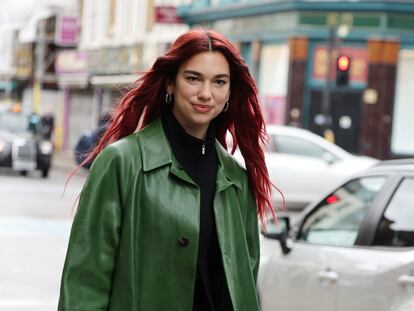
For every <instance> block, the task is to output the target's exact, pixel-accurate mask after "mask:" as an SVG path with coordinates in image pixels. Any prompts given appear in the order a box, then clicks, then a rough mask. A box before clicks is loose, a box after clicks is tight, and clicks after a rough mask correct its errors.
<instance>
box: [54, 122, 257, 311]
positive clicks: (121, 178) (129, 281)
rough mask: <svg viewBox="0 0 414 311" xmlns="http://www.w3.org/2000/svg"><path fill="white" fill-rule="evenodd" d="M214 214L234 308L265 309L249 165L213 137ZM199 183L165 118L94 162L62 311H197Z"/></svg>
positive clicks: (72, 237) (84, 194) (69, 255)
mask: <svg viewBox="0 0 414 311" xmlns="http://www.w3.org/2000/svg"><path fill="white" fill-rule="evenodd" d="M216 149H217V154H218V161H219V165H218V169H217V179H216V193H215V197H214V213H215V219H216V223H217V234H218V240H219V244H220V248H221V253H222V260H223V265H224V270H225V274H226V278H227V284H228V288H229V292H230V296H231V300H232V302H233V307H234V311H256V310H259V307H258V302H257V297H256V287H255V283H256V277H257V270H258V265H259V236H258V235H259V232H258V222H257V212H256V204H255V201H254V199H253V197H252V196H251V193H250V190H249V187H248V180H247V175H246V172H245V171H244V170H243V169H242V168H241V167H240V166H239V165H238V164H237V163H236V162H235V160H234V159H233V158H232V157H231V156H230V155H229V154H228V153H227V152H226V151H225V150H224V148H222V146H221V145H220V144H219V143H218V142H216ZM199 200H200V191H199V189H198V186H197V185H196V184H195V183H194V182H193V181H192V180H191V179H190V177H189V176H188V175H187V174H186V173H185V172H184V170H183V169H182V168H181V167H180V165H179V164H178V163H177V161H176V160H175V158H174V156H173V154H172V152H171V148H170V145H169V143H168V140H167V138H166V136H165V134H164V131H163V128H162V124H161V121H160V119H157V120H155V121H153V122H152V123H150V124H149V125H148V126H147V127H145V128H144V129H143V130H141V131H140V132H138V133H137V134H133V135H130V136H128V137H126V138H123V139H121V140H119V141H117V142H116V143H114V144H112V145H110V146H108V147H106V148H105V149H104V150H103V151H102V152H101V154H100V155H99V156H98V157H97V159H96V160H95V161H94V164H93V166H92V169H91V172H90V175H89V177H88V179H87V181H86V183H85V186H84V188H83V190H82V194H81V197H80V201H79V206H78V210H77V213H76V215H75V219H74V222H73V225H72V230H71V235H70V241H69V247H68V252H67V255H66V261H65V266H64V270H63V275H62V283H61V290H60V299H59V308H58V310H70V311H96V310H111V311H132V310H134V311H141V310H143V311H152V310H155V311H158V310H159V311H166V310H168V311H175V310H177V311H191V310H192V304H193V293H194V284H195V278H196V265H197V248H198V237H199V229H200V208H199V206H200V203H199Z"/></svg>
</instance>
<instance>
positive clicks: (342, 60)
mask: <svg viewBox="0 0 414 311" xmlns="http://www.w3.org/2000/svg"><path fill="white" fill-rule="evenodd" d="M350 68H351V59H350V58H349V56H347V55H339V56H338V58H337V59H336V85H348V80H349V69H350Z"/></svg>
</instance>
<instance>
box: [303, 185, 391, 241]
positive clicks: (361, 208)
mask: <svg viewBox="0 0 414 311" xmlns="http://www.w3.org/2000/svg"><path fill="white" fill-rule="evenodd" d="M385 179H386V178H385V177H363V178H358V179H354V180H352V181H350V182H348V183H346V184H345V185H343V186H342V187H340V188H338V189H337V190H336V191H335V192H333V193H332V194H330V195H329V196H328V197H326V198H325V199H324V200H323V201H322V202H321V203H320V204H319V205H318V206H317V207H316V208H315V209H314V210H313V212H311V214H309V215H308V216H307V218H306V220H305V222H304V224H303V226H302V228H301V231H300V232H299V235H298V238H297V239H298V240H300V241H304V242H307V243H311V244H324V245H336V246H352V245H354V243H355V240H356V238H357V234H358V231H359V228H360V225H361V222H362V220H363V218H364V216H365V213H366V211H367V209H368V207H369V206H370V205H371V203H372V201H373V200H374V199H375V197H376V195H377V193H378V192H379V191H380V189H381V187H382V186H383V184H384V182H385Z"/></svg>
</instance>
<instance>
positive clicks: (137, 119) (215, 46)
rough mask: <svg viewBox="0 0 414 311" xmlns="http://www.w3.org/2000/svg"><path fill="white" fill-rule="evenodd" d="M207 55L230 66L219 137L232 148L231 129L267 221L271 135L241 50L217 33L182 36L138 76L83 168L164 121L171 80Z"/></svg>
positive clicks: (218, 123)
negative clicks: (154, 122)
mask: <svg viewBox="0 0 414 311" xmlns="http://www.w3.org/2000/svg"><path fill="white" fill-rule="evenodd" d="M206 51H218V52H221V53H222V54H223V55H224V56H225V58H226V59H227V61H228V63H229V65H230V77H231V78H230V80H231V81H230V89H231V95H230V99H229V103H230V105H229V109H228V111H227V112H225V113H221V114H220V115H219V116H218V117H217V118H216V120H215V126H216V134H217V139H218V141H219V142H220V144H221V145H223V146H224V148H226V149H227V144H226V139H225V136H226V132H227V131H229V132H230V133H231V135H232V137H233V142H234V144H233V148H232V151H231V153H234V151H235V149H236V147H237V146H239V148H240V151H241V153H242V155H243V157H244V159H245V163H246V170H247V175H248V178H249V184H250V188H251V190H252V193H253V196H254V198H255V200H256V203H257V211H258V214H259V217H260V219H261V220H262V221H264V215H266V214H267V212H269V211H270V212H271V213H272V214H274V209H273V206H272V203H271V187H272V183H271V181H270V179H269V174H268V172H267V168H266V164H265V159H264V153H263V149H262V146H263V145H264V142H265V139H266V132H265V123H264V120H263V116H262V113H261V110H260V105H259V101H258V91H257V86H256V83H255V81H254V79H253V78H252V76H251V75H250V73H249V70H248V67H247V65H246V63H245V61H244V60H243V58H242V57H241V56H240V53H239V51H238V50H237V48H236V47H235V46H234V45H233V44H231V42H230V41H229V40H228V39H226V38H225V37H224V36H223V35H221V34H219V33H217V32H216V31H213V30H203V29H196V30H191V31H189V32H187V33H185V34H183V35H181V36H180V37H178V39H177V40H176V41H175V42H174V43H173V44H172V45H171V47H170V48H169V50H168V51H167V52H166V54H165V55H164V56H161V57H159V58H158V59H157V60H156V61H155V63H154V64H153V66H152V68H151V69H150V70H149V71H146V72H145V73H143V75H141V76H140V77H139V79H138V80H137V81H136V85H135V87H134V88H132V89H131V90H130V91H128V92H127V93H126V94H125V96H124V97H123V98H122V99H121V101H120V102H119V104H118V105H117V107H116V108H115V110H114V112H113V114H112V123H111V125H110V126H109V127H108V129H107V130H106V132H105V133H104V135H103V136H102V138H101V140H100V141H99V143H98V145H97V146H96V148H95V149H94V150H93V151H92V153H91V154H90V155H89V156H88V157H87V158H86V160H85V161H84V163H82V164H81V166H82V165H83V164H85V163H87V162H89V161H91V160H92V159H93V158H95V157H96V156H97V155H98V154H99V153H100V152H101V151H102V149H103V148H105V146H107V145H108V144H110V143H112V142H114V141H117V140H119V139H120V138H122V137H124V136H127V135H129V134H132V133H133V132H135V131H136V130H137V129H140V128H142V127H144V126H145V125H147V124H148V123H150V122H151V121H152V120H154V119H156V118H158V117H160V116H161V114H162V113H163V111H164V110H165V109H166V104H165V94H166V85H167V80H168V79H169V80H170V81H175V77H176V74H177V72H178V69H179V67H180V65H181V64H182V63H183V62H184V61H186V60H188V59H189V58H191V57H192V56H193V55H195V54H197V53H200V52H206ZM273 216H274V215H273Z"/></svg>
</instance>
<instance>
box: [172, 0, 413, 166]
mask: <svg viewBox="0 0 414 311" xmlns="http://www.w3.org/2000/svg"><path fill="white" fill-rule="evenodd" d="M180 14H181V16H182V17H183V19H184V20H185V21H186V22H187V23H188V24H189V25H190V26H192V27H196V26H198V25H202V26H207V27H211V28H214V29H216V30H218V31H220V32H222V33H223V34H225V35H227V36H228V37H230V38H231V39H232V40H233V42H235V44H236V45H238V47H239V49H240V51H241V53H242V54H243V56H244V58H245V60H246V62H247V63H248V64H249V67H250V69H251V72H252V73H253V75H254V76H255V78H256V80H257V81H258V85H259V90H260V95H261V101H262V108H263V111H264V112H265V114H266V120H267V122H268V123H273V124H290V125H294V126H301V127H304V128H307V129H310V130H312V131H313V132H315V133H318V134H320V135H324V134H326V130H327V129H329V130H331V131H332V132H333V134H334V135H333V137H334V139H335V142H336V143H337V144H338V145H340V146H342V147H344V148H345V149H347V150H349V151H351V152H354V153H361V154H366V155H370V156H375V157H378V158H383V159H385V158H393V157H401V156H407V155H414V145H413V144H412V143H411V138H410V137H411V136H412V135H410V133H411V134H412V133H414V123H413V122H411V121H410V116H412V115H414V105H412V103H411V102H410V101H409V95H410V93H411V92H412V91H411V89H412V87H413V85H414V3H411V2H408V1H363V0H360V1H341V2H338V1H295V0H292V1H281V0H279V1H278V0H273V1H219V0H216V1H215V0H213V1H211V2H208V1H207V0H202V1H200V0H198V1H197V0H194V1H193V2H192V3H191V4H190V5H188V6H183V7H181V8H180ZM340 55H345V56H346V57H348V58H349V60H350V66H349V72H348V76H347V79H346V83H340V84H338V83H337V73H336V61H337V59H338V57H339V56H340Z"/></svg>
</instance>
